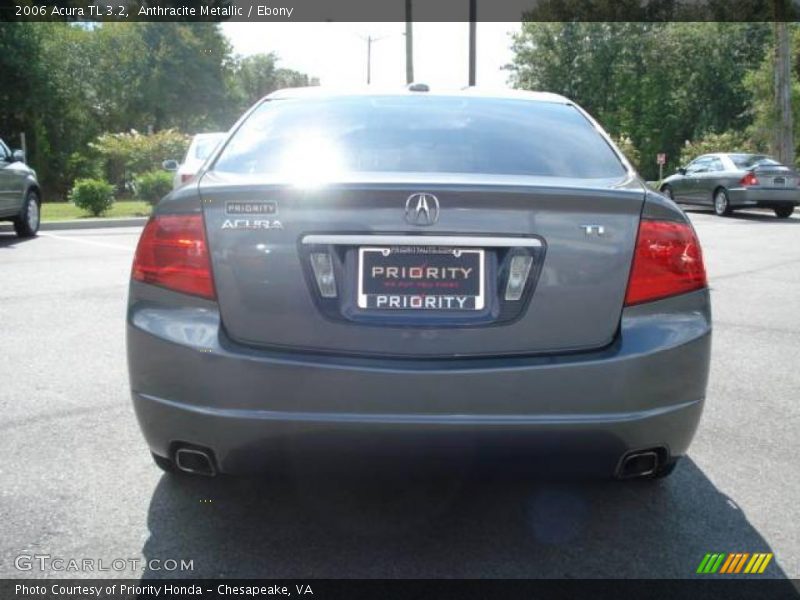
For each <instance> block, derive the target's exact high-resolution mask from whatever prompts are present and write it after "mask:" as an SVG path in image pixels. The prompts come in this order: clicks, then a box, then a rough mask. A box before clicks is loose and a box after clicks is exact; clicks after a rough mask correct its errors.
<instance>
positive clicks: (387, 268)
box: [358, 246, 485, 311]
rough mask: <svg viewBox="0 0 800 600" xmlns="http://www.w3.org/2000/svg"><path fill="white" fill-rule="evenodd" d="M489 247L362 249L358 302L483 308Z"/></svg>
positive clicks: (381, 306) (398, 307) (363, 305)
mask: <svg viewBox="0 0 800 600" xmlns="http://www.w3.org/2000/svg"><path fill="white" fill-rule="evenodd" d="M484 262H485V261H484V251H483V250H482V249H478V248H448V247H433V246H393V247H363V248H359V250H358V307H359V308H364V309H370V310H413V311H422V310H427V311H430V310H438V311H470V310H482V309H483V308H484V306H485V298H484V281H483V280H484V276H483V271H484Z"/></svg>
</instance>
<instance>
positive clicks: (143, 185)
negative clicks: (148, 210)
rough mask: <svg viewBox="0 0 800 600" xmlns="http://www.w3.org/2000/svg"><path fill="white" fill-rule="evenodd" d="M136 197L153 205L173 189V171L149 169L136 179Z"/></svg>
mask: <svg viewBox="0 0 800 600" xmlns="http://www.w3.org/2000/svg"><path fill="white" fill-rule="evenodd" d="M135 183H136V197H137V198H138V199H139V200H144V201H145V202H149V203H150V204H152V205H155V204H157V203H158V201H159V200H161V198H163V197H164V196H166V195H167V194H169V193H170V192H171V191H172V173H169V172H167V171H148V172H147V173H142V174H141V175H139V176H137V177H136V179H135Z"/></svg>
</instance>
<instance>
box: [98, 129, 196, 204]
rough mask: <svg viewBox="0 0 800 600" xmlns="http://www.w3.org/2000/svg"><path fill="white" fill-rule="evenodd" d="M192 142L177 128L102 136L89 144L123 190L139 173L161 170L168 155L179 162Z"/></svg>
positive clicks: (117, 185)
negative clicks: (147, 133) (145, 132)
mask: <svg viewBox="0 0 800 600" xmlns="http://www.w3.org/2000/svg"><path fill="white" fill-rule="evenodd" d="M190 141H191V140H190V139H189V136H187V135H184V134H183V133H180V132H179V131H176V130H174V129H165V130H163V131H159V132H158V133H152V134H149V135H145V134H141V133H138V132H137V131H131V132H130V133H107V134H104V135H101V136H100V137H98V138H97V139H96V140H95V141H94V142H93V143H92V144H90V147H91V149H92V151H93V152H94V153H95V155H96V156H97V157H98V161H99V164H100V168H101V170H102V172H103V174H104V176H105V178H106V179H107V180H108V181H110V182H111V183H112V184H113V185H114V186H115V187H116V188H117V190H118V191H119V192H122V193H124V192H125V190H126V184H128V183H129V182H130V181H131V180H133V179H134V178H135V176H136V174H137V173H146V172H148V171H154V170H157V169H160V168H161V163H162V162H163V161H164V160H166V159H169V158H174V159H175V160H178V161H180V160H181V159H182V158H183V155H184V154H186V149H187V148H188V147H189V142H190Z"/></svg>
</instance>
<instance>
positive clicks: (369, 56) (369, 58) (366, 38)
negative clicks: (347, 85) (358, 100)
mask: <svg viewBox="0 0 800 600" xmlns="http://www.w3.org/2000/svg"><path fill="white" fill-rule="evenodd" d="M358 37H360V38H361V39H362V40H364V41H365V42H367V85H369V84H370V83H371V81H372V44H374V43H375V42H379V41H381V40H385V39H386V38H388V37H394V36H391V35H383V36H381V37H373V36H371V35H367V36H363V35H359V36H358Z"/></svg>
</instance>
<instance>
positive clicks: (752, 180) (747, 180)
mask: <svg viewBox="0 0 800 600" xmlns="http://www.w3.org/2000/svg"><path fill="white" fill-rule="evenodd" d="M739 185H743V186H745V187H748V186H751V185H758V177H756V174H755V173H753V172H752V171H749V172H748V173H747V175H745V176H744V177H742V178H741V179H740V180H739Z"/></svg>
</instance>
